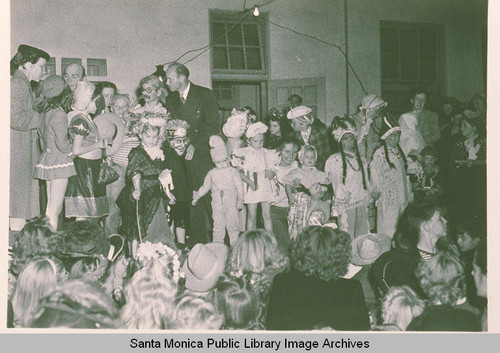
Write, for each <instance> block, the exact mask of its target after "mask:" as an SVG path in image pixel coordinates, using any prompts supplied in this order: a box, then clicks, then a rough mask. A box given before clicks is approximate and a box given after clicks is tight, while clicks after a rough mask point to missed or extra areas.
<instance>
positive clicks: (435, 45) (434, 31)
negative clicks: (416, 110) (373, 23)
mask: <svg viewBox="0 0 500 353" xmlns="http://www.w3.org/2000/svg"><path fill="white" fill-rule="evenodd" d="M443 41H444V30H443V27H442V26H440V25H431V24H419V23H403V22H392V21H381V22H380V62H381V78H382V97H383V98H384V100H386V101H387V102H389V107H390V108H392V110H394V111H395V112H397V113H402V112H404V111H407V110H408V109H409V108H410V106H409V105H410V102H409V91H410V89H411V88H412V87H415V86H423V87H425V88H426V89H427V90H428V92H429V93H430V94H431V96H432V95H438V94H440V93H441V90H442V88H443V87H442V86H443V84H442V82H443V77H442V72H443V54H442V50H443V49H442V48H444V43H443Z"/></svg>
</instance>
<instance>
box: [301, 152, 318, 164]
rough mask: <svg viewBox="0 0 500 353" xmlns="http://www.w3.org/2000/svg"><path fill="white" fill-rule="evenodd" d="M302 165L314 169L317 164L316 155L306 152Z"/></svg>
mask: <svg viewBox="0 0 500 353" xmlns="http://www.w3.org/2000/svg"><path fill="white" fill-rule="evenodd" d="M302 164H303V165H304V166H306V167H313V166H314V165H315V164H316V153H314V152H313V151H306V152H305V153H304V156H303V157H302Z"/></svg>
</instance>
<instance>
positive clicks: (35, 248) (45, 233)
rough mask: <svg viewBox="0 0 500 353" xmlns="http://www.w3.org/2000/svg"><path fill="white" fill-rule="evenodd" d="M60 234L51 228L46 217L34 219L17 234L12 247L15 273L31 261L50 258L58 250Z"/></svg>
mask: <svg viewBox="0 0 500 353" xmlns="http://www.w3.org/2000/svg"><path fill="white" fill-rule="evenodd" d="M57 242H58V233H57V232H56V231H55V230H54V229H53V228H52V227H51V226H50V224H49V221H48V219H47V218H46V217H37V218H34V219H32V220H30V221H28V223H26V225H25V226H24V228H23V229H22V230H21V231H20V232H19V233H17V234H16V237H15V241H14V246H13V247H12V265H11V269H12V271H13V272H14V273H19V272H20V271H21V269H22V267H23V266H24V265H25V264H26V263H27V262H28V261H29V260H31V259H33V258H35V257H37V256H39V257H44V256H50V255H53V254H55V252H56V250H57Z"/></svg>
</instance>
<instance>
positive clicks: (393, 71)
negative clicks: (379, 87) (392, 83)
mask: <svg viewBox="0 0 500 353" xmlns="http://www.w3.org/2000/svg"><path fill="white" fill-rule="evenodd" d="M397 79H399V60H398V56H397V55H395V54H382V80H397Z"/></svg>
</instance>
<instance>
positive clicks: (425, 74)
mask: <svg viewBox="0 0 500 353" xmlns="http://www.w3.org/2000/svg"><path fill="white" fill-rule="evenodd" d="M420 78H421V79H422V80H436V79H437V62H436V58H435V57H434V56H423V57H421V58H420Z"/></svg>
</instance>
